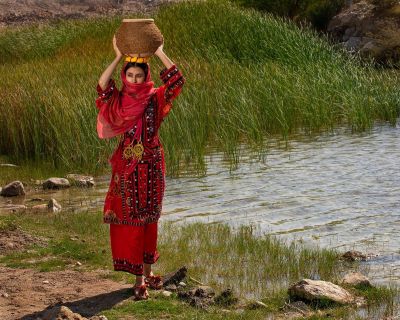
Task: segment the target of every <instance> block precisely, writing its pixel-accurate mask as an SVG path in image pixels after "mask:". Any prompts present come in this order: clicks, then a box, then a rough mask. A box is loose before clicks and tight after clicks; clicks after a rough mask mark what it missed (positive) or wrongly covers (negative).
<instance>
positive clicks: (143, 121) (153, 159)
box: [96, 37, 185, 300]
mask: <svg viewBox="0 0 400 320" xmlns="http://www.w3.org/2000/svg"><path fill="white" fill-rule="evenodd" d="M113 46H114V51H115V54H116V57H115V59H114V61H113V62H112V63H111V64H110V65H109V66H108V67H107V68H106V69H105V70H104V72H103V74H102V75H101V77H100V79H99V83H98V86H97V92H98V94H99V97H98V98H97V99H96V106H97V108H98V109H99V114H98V117H97V132H98V135H99V137H100V138H102V139H104V138H111V137H115V136H118V135H119V136H120V142H119V144H118V147H117V148H116V150H115V152H114V153H113V155H112V157H111V158H110V164H111V167H112V178H111V182H110V186H109V190H108V192H107V195H106V199H105V204H104V218H103V221H104V222H105V223H109V224H110V239H111V250H112V257H113V264H114V270H117V271H127V272H129V273H132V274H134V275H136V282H135V285H134V290H133V291H134V297H135V299H138V300H140V299H147V298H148V292H147V286H148V287H150V288H153V289H160V288H161V286H162V280H161V277H160V276H156V275H154V274H153V273H152V271H151V265H152V264H153V263H155V262H156V261H157V259H158V257H159V254H158V252H157V224H158V219H159V218H160V215H161V208H162V200H163V196H164V188H165V163H164V152H163V148H162V145H161V143H160V140H159V137H158V129H159V127H160V125H161V122H162V121H163V119H164V118H165V117H166V116H167V114H168V113H169V111H170V109H171V102H172V100H173V99H174V98H176V97H177V96H178V95H179V93H180V92H181V89H182V86H183V84H184V82H185V80H184V78H183V77H182V74H181V73H180V71H179V70H178V69H177V67H176V66H175V65H174V63H173V62H172V61H171V60H170V59H169V58H168V57H167V56H166V55H165V53H164V52H163V44H162V45H161V46H160V47H159V48H158V49H157V51H156V52H155V55H156V56H157V57H158V58H160V60H161V61H162V63H163V64H164V65H165V68H164V69H163V70H162V71H161V73H160V77H161V80H162V81H163V83H164V85H162V86H161V87H159V88H154V83H153V82H152V81H151V75H150V67H149V65H148V63H146V62H145V63H137V62H131V61H132V60H135V61H136V60H139V61H140V62H142V60H143V59H140V58H139V59H137V58H131V57H127V58H126V60H125V63H124V65H123V67H122V70H121V79H122V88H121V90H118V89H117V88H116V86H115V82H114V80H112V79H111V76H112V74H113V72H114V70H115V68H116V67H117V65H118V63H119V62H120V61H121V59H122V57H123V55H122V54H121V52H120V51H119V49H118V48H117V46H116V40H115V37H114V39H113Z"/></svg>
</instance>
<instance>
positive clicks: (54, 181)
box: [42, 178, 71, 189]
mask: <svg viewBox="0 0 400 320" xmlns="http://www.w3.org/2000/svg"><path fill="white" fill-rule="evenodd" d="M42 186H43V189H62V188H69V187H70V186H71V185H70V183H69V181H68V180H67V179H64V178H49V179H47V180H46V181H45V182H43V185H42Z"/></svg>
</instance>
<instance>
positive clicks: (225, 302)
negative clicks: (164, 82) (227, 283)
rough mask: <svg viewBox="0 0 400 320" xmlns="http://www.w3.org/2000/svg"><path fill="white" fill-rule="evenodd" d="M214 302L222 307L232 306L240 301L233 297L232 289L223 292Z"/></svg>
mask: <svg viewBox="0 0 400 320" xmlns="http://www.w3.org/2000/svg"><path fill="white" fill-rule="evenodd" d="M214 301H215V303H216V304H218V305H220V306H230V305H233V304H236V303H237V302H238V301H239V299H238V298H236V297H235V296H234V295H233V292H232V290H231V289H226V290H224V291H222V292H221V293H220V294H219V295H218V296H216V297H215V299H214Z"/></svg>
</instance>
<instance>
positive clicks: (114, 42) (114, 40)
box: [113, 35, 122, 58]
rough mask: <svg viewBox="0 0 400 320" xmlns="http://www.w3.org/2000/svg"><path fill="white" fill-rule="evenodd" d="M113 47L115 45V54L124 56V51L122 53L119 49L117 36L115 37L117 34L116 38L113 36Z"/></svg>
mask: <svg viewBox="0 0 400 320" xmlns="http://www.w3.org/2000/svg"><path fill="white" fill-rule="evenodd" d="M113 47H114V51H115V55H116V56H117V57H118V58H120V57H122V53H121V51H119V49H118V47H117V38H115V35H114V38H113Z"/></svg>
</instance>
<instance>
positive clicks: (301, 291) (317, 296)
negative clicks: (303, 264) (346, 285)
mask: <svg viewBox="0 0 400 320" xmlns="http://www.w3.org/2000/svg"><path fill="white" fill-rule="evenodd" d="M288 293H289V296H290V297H291V298H294V299H299V300H308V301H316V300H328V301H333V302H336V303H339V304H349V303H354V302H355V300H356V299H355V297H354V296H353V295H352V294H351V293H350V292H348V291H347V290H345V289H343V288H342V287H340V286H338V285H336V284H333V283H331V282H328V281H321V280H310V279H303V280H301V281H299V282H297V283H295V284H293V285H292V286H291V287H290V288H289V290H288Z"/></svg>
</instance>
